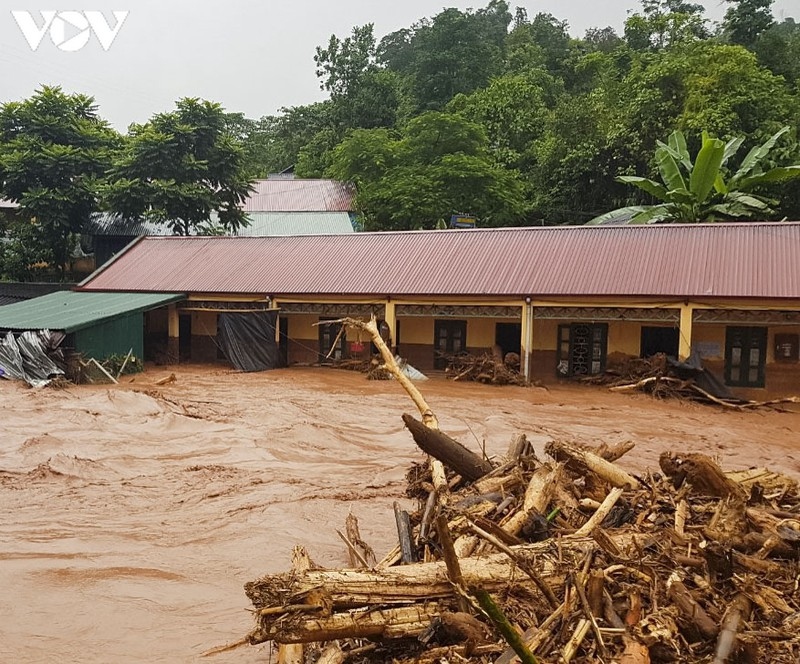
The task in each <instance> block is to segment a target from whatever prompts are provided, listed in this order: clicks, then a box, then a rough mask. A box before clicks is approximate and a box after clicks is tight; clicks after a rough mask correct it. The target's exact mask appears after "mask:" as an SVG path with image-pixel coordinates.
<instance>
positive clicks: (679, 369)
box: [667, 353, 736, 400]
mask: <svg viewBox="0 0 800 664" xmlns="http://www.w3.org/2000/svg"><path fill="white" fill-rule="evenodd" d="M667 363H668V364H669V366H670V368H671V369H672V373H674V374H675V376H677V377H678V378H680V379H682V380H689V379H692V380H694V383H695V385H697V387H699V388H700V389H702V390H705V391H706V392H708V393H709V394H710V395H711V396H714V397H717V399H727V400H736V397H735V396H733V393H732V392H731V391H730V390H729V389H728V387H727V386H726V385H725V383H723V382H722V381H721V380H720V379H719V377H718V376H716V375H715V374H713V373H712V372H710V371H709V370H708V369H706V368H705V367H704V366H703V363H702V361H701V360H700V356H699V355H698V354H697V353H692V354H691V355H690V356H689V357H687V358H686V359H685V360H684V361H683V362H679V361H678V360H676V359H675V358H672V357H668V358H667Z"/></svg>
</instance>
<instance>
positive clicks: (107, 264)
mask: <svg viewBox="0 0 800 664" xmlns="http://www.w3.org/2000/svg"><path fill="white" fill-rule="evenodd" d="M146 237H147V236H146V235H140V236H139V237H137V238H135V239H133V240H131V241H130V242H128V244H126V245H125V246H124V247H123V248H122V251H120V252H119V253H116V254H114V256H113V257H112V258H111V260H109V261H106V262H105V263H103V265H101V266H100V267H99V268H97V269H96V270H95V271H94V272H92V273H91V274H90V275H89V276H88V277H86V279H84V280H83V281H81V282H79V283H78V285H77V286H75V288H73V289H72V290H74V291H81V290H83V287H84V286H86V285H87V284H88V283H89V282H90V281H92V280H93V279H95V278H96V277H99V276H100V275H101V274H102V273H103V272H105V271H106V270H107V269H108V268H109V267H111V266H112V265H113V264H114V263H116V262H117V260H118V259H120V258H122V256H124V255H125V254H127V253H128V252H129V251H130V250H131V249H133V247H135V246H136V245H137V244H139V243H140V242H141V241H142V240H144V239H145V238H146Z"/></svg>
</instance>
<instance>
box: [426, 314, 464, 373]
mask: <svg viewBox="0 0 800 664" xmlns="http://www.w3.org/2000/svg"><path fill="white" fill-rule="evenodd" d="M466 352H467V321H465V320H435V321H434V323H433V368H434V369H444V368H446V367H447V356H448V355H460V354H461V353H466Z"/></svg>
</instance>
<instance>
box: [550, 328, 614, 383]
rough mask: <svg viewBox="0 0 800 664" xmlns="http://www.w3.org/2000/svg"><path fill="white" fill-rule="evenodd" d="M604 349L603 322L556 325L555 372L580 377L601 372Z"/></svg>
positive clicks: (603, 367) (604, 331)
mask: <svg viewBox="0 0 800 664" xmlns="http://www.w3.org/2000/svg"><path fill="white" fill-rule="evenodd" d="M607 348H608V325H606V324H605V323H573V324H572V325H559V326H558V351H557V355H556V374H557V375H558V376H561V377H564V376H566V377H570V378H571V377H576V378H580V377H582V376H596V375H597V374H601V373H603V372H604V371H605V370H606V353H607Z"/></svg>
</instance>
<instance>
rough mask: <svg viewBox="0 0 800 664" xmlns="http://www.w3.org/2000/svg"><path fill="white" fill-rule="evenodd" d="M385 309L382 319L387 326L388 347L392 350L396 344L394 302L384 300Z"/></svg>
mask: <svg viewBox="0 0 800 664" xmlns="http://www.w3.org/2000/svg"><path fill="white" fill-rule="evenodd" d="M385 309H386V311H385V313H384V317H383V320H385V321H386V324H387V325H388V326H389V340H390V341H389V347H390V348H391V349H392V351H394V350H395V347H396V346H397V313H396V312H395V304H394V302H392V301H391V300H386V304H385Z"/></svg>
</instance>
